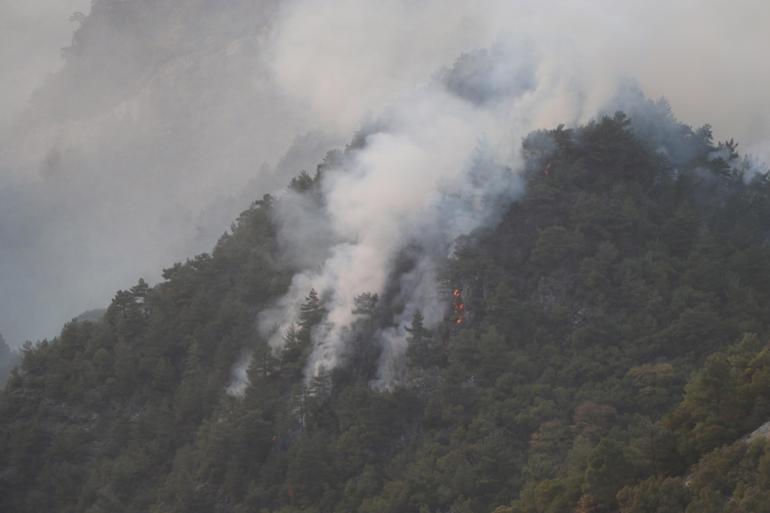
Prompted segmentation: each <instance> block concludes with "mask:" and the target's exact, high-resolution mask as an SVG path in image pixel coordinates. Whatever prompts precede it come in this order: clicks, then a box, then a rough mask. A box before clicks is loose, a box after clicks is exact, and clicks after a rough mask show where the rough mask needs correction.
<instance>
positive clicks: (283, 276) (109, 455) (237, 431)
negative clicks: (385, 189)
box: [0, 105, 770, 513]
mask: <svg viewBox="0 0 770 513" xmlns="http://www.w3.org/2000/svg"><path fill="white" fill-rule="evenodd" d="M656 108H657V109H658V110H655V112H657V114H655V116H656V117H654V119H653V118H650V119H646V120H644V124H639V123H638V122H635V121H634V119H631V120H629V118H627V117H626V116H625V115H623V114H621V113H618V114H615V115H612V116H606V117H603V118H600V119H598V120H596V121H594V122H591V123H589V124H587V125H585V126H581V127H576V128H572V129H567V128H564V127H558V128H556V129H554V130H547V131H541V132H535V133H533V134H531V135H530V136H529V137H527V138H526V139H525V140H524V142H523V151H522V154H523V155H524V158H525V162H524V165H523V167H524V170H523V171H522V181H523V183H522V184H521V186H522V190H523V192H522V193H521V194H520V196H518V198H517V199H516V200H515V201H513V202H509V203H507V204H505V208H504V209H503V212H502V213H501V214H500V216H499V218H496V219H494V222H490V223H489V225H488V226H487V225H485V226H484V227H481V228H479V229H477V230H474V231H472V232H471V233H470V234H469V235H465V236H463V237H460V238H459V239H456V240H455V241H454V242H453V247H452V250H451V252H449V253H448V255H449V256H444V257H439V256H436V257H435V258H437V259H438V260H439V265H438V266H437V269H438V270H437V271H436V272H437V277H436V283H437V288H436V290H435V294H434V296H431V297H428V296H425V297H423V299H421V300H419V303H418V305H417V306H418V308H417V309H416V310H415V311H414V313H413V314H412V315H411V316H409V321H408V322H406V323H404V325H402V326H397V327H394V326H393V321H394V319H400V318H402V317H403V314H404V312H405V311H407V310H406V309H407V307H408V305H407V304H406V299H405V298H404V296H403V294H402V293H401V291H402V289H403V286H404V285H403V283H404V281H405V280H406V279H407V277H411V276H421V272H422V271H421V268H419V267H418V266H419V265H420V263H421V262H422V260H421V259H420V258H421V256H420V255H423V254H424V253H425V248H430V245H431V244H432V243H433V241H435V240H436V237H435V236H434V234H432V233H430V232H428V231H422V232H420V233H419V235H420V237H418V238H416V239H415V240H412V241H410V242H409V244H405V245H404V248H405V249H404V250H403V251H401V253H400V257H399V259H398V261H397V262H395V263H394V264H393V267H392V269H391V272H390V274H389V276H390V278H389V279H388V283H387V284H386V286H385V287H383V289H382V290H381V291H379V293H377V294H372V293H370V292H371V291H367V290H359V291H357V296H356V298H355V301H354V305H355V308H354V311H353V313H352V314H351V315H352V316H353V317H352V319H353V321H352V322H351V323H350V325H349V326H347V327H346V328H345V330H342V331H341V332H340V335H339V336H340V337H344V338H345V340H346V344H345V346H344V347H345V350H344V352H342V353H339V354H337V355H335V357H336V358H337V359H336V360H334V361H335V363H336V365H335V366H334V367H329V368H319V367H314V366H313V365H312V363H313V362H314V361H317V360H314V358H316V356H314V355H318V354H319V351H320V352H321V353H322V352H323V350H324V348H325V346H324V345H323V344H321V345H320V346H319V340H325V339H324V338H323V335H324V333H328V332H330V330H333V329H334V326H333V322H334V318H332V317H331V316H329V315H328V313H329V311H330V310H331V309H332V308H334V307H335V304H334V303H332V302H331V299H330V298H332V297H335V296H333V295H332V292H334V291H328V290H321V289H319V290H312V288H311V287H308V288H307V290H304V291H303V296H304V299H303V300H302V301H301V304H300V306H299V307H298V308H297V309H296V311H294V310H291V309H289V311H290V312H293V315H294V317H293V318H292V319H291V320H292V322H291V323H290V325H289V327H288V328H287V329H286V330H285V331H283V332H279V333H271V332H269V331H268V332H265V331H264V330H260V329H259V327H258V326H259V325H264V324H265V323H264V322H262V323H258V322H257V320H258V319H262V320H264V319H265V312H271V311H273V310H272V309H274V308H275V307H276V305H279V306H280V305H282V303H281V301H283V299H282V298H285V297H286V296H285V294H286V292H287V291H288V290H290V288H291V287H297V286H298V283H299V284H300V285H301V284H302V283H303V282H301V277H302V276H303V275H302V274H299V271H300V270H301V269H302V268H303V267H302V266H304V265H305V264H306V262H307V261H308V260H309V261H312V260H313V259H314V258H316V257H318V255H317V254H316V253H313V252H307V253H306V254H302V255H292V258H289V257H288V256H287V252H286V248H287V244H288V242H287V239H286V237H287V233H286V230H289V232H291V230H292V229H296V230H299V229H300V228H299V227H302V226H306V225H304V224H302V222H301V221H302V220H303V219H304V221H306V222H307V223H311V224H310V226H314V227H316V230H315V231H307V232H305V231H301V232H299V233H295V235H297V236H298V238H299V239H301V240H306V241H307V244H308V246H307V247H311V241H312V240H313V237H318V236H319V233H320V232H322V231H323V227H324V223H325V222H326V220H325V219H324V218H323V216H321V215H320V214H319V213H322V212H324V208H325V207H324V204H325V203H324V202H325V201H327V199H328V198H327V197H325V196H324V191H325V188H324V187H325V185H326V183H327V182H326V181H327V180H331V179H337V180H339V179H340V176H344V173H346V172H348V171H346V168H345V162H347V161H349V159H355V158H356V156H357V155H358V154H359V152H361V151H364V150H365V148H366V145H367V144H369V142H368V140H367V139H366V138H365V137H362V138H361V139H360V140H358V141H355V142H354V143H353V144H351V145H350V146H349V147H348V148H347V149H346V151H345V152H343V153H336V154H330V155H329V156H328V157H327V159H326V161H325V162H324V163H323V165H321V166H319V168H318V172H317V173H316V174H315V175H310V174H300V175H299V176H298V177H297V178H296V179H295V180H293V181H292V183H291V186H290V189H289V190H288V191H287V192H286V193H285V194H282V195H281V196H279V197H271V196H265V197H263V198H262V199H261V200H258V201H255V202H254V204H253V205H252V206H251V208H249V209H248V210H246V211H244V212H243V213H242V214H241V215H240V216H239V217H238V219H237V221H236V222H235V223H234V224H233V227H232V230H231V231H230V232H228V233H227V234H225V235H224V236H223V237H222V238H221V239H220V240H219V242H218V243H217V245H216V247H215V248H214V249H213V251H212V252H211V253H210V254H201V255H198V256H196V257H194V258H192V259H190V260H187V261H186V262H184V263H179V264H176V265H174V266H173V267H171V268H169V269H166V270H165V271H164V272H163V277H164V280H163V281H162V282H161V283H160V284H158V285H157V286H154V287H150V286H148V285H147V284H146V283H145V282H144V281H141V280H140V281H139V283H138V284H137V285H136V286H134V287H132V288H131V289H129V290H123V291H119V292H118V293H117V294H116V295H115V297H114V299H113V301H112V302H111V304H110V305H109V307H108V308H107V310H106V311H105V313H104V315H103V316H100V317H98V318H96V317H95V318H93V319H91V320H84V319H80V320H75V321H73V322H71V323H69V324H67V325H66V326H65V327H64V329H63V330H62V332H61V334H60V336H59V337H57V338H56V339H54V340H52V341H44V342H41V343H39V344H37V345H36V346H35V347H34V348H33V349H30V350H28V351H26V352H25V354H24V358H23V360H22V362H21V365H20V370H19V372H18V373H16V374H14V375H13V376H12V377H11V379H10V381H9V382H8V385H7V386H6V388H5V390H4V391H3V392H2V393H1V394H0V469H2V470H0V510H2V511H13V512H18V513H22V512H27V511H29V512H40V511H59V512H89V513H96V512H105V513H107V512H110V513H112V512H116V511H120V512H148V511H149V512H158V513H159V512H179V513H182V512H184V513H195V512H201V513H203V512H206V513H210V512H232V513H245V512H254V511H280V512H284V513H289V512H308V513H310V512H353V511H356V512H364V513H374V512H393V513H418V512H419V513H422V512H449V511H451V512H458V513H459V512H489V513H492V512H496V513H506V512H511V513H512V512H517V513H536V512H538V513H539V512H546V511H547V512H565V513H571V512H583V513H586V512H598V513H601V512H616V511H621V512H624V513H642V512H650V511H657V512H664V511H665V512H684V511H688V512H693V511H723V510H731V511H764V509H763V508H766V507H767V504H770V495H768V494H770V492H769V491H768V490H769V489H768V487H767V483H768V482H770V465H768V462H769V461H770V445H768V443H767V441H766V440H765V439H764V437H753V439H752V440H751V441H748V438H747V436H748V435H750V434H751V433H752V432H754V431H755V430H756V429H757V428H759V427H760V426H762V425H763V424H765V423H766V422H767V421H768V420H770V346H768V343H767V342H768V334H770V268H769V267H768V266H767V262H768V261H770V247H769V246H768V244H767V240H768V235H770V181H769V180H768V175H767V174H763V173H756V172H754V171H751V170H749V169H748V168H747V167H745V166H744V165H743V164H742V160H741V158H740V156H739V155H738V153H737V151H736V149H735V146H734V144H733V143H731V142H727V143H720V144H717V143H715V142H714V141H712V138H711V133H710V130H709V128H708V127H704V128H702V129H698V130H692V129H690V128H689V127H685V126H683V125H678V124H675V121H674V120H673V119H672V118H671V117H670V113H669V112H668V111H667V109H666V108H665V106H663V105H658V106H657V107H656ZM635 123H636V124H635ZM650 123H657V124H658V125H657V126H659V128H660V130H658V131H649V130H648V129H649V128H650V126H655V125H654V124H653V125H651V124H650ZM673 126H675V127H676V128H677V129H676V130H669V129H670V128H671V127H673ZM661 133H666V134H668V137H666V138H665V139H664V140H661V138H660V134H661ZM650 134H654V136H655V137H651V136H650ZM674 149H677V150H678V151H676V152H674V151H673V150H674ZM474 169H475V168H474ZM332 170H333V171H332ZM497 172H498V170H497V169H491V168H489V167H484V166H480V167H478V169H477V174H475V175H474V179H476V180H478V181H482V182H483V181H484V180H488V179H491V177H493V176H497V175H496V174H495V173H497ZM330 177H335V178H330ZM403 187H404V189H405V190H407V189H408V188H409V183H404V184H403ZM479 201H481V200H479ZM289 204H291V205H292V206H293V208H292V209H291V210H287V208H288V207H289V206H290V205H289ZM454 204H455V203H451V205H454ZM457 204H460V203H459V202H458V203H457ZM294 207H296V208H294ZM458 208H459V207H458ZM303 212H304V214H303ZM289 213H292V214H296V215H297V216H298V217H299V219H298V218H295V217H291V216H289ZM396 214H397V212H394V215H396ZM446 215H448V216H452V215H454V214H453V212H452V211H451V210H449V211H448V212H447V214H446ZM458 215H459V214H458ZM303 216H304V217H303ZM332 235H334V234H332ZM434 254H435V255H440V254H441V253H440V252H434ZM375 256H376V255H373V256H372V261H376V258H375ZM351 286H353V287H354V286H356V284H352V285H351ZM433 304H439V305H442V310H441V319H440V321H439V322H438V323H437V324H435V325H433V324H430V323H429V321H428V318H429V315H433V314H432V313H430V312H427V307H428V306H429V305H433ZM423 310H426V311H423ZM399 329H403V335H404V337H403V340H402V341H401V342H402V343H403V346H402V348H403V351H402V352H400V353H394V354H393V355H390V359H388V360H387V361H389V362H390V363H391V366H390V367H388V370H389V372H390V380H389V381H388V382H387V383H385V384H383V381H382V378H383V374H382V372H383V369H382V366H381V362H382V361H383V352H384V351H387V350H391V349H392V348H393V347H398V346H396V345H388V344H386V343H385V340H386V337H387V336H390V335H393V333H394V330H399ZM399 333H400V332H399ZM393 336H394V337H395V335H393ZM276 337H277V338H276ZM269 341H272V343H273V346H270V345H269V344H268V342H269Z"/></svg>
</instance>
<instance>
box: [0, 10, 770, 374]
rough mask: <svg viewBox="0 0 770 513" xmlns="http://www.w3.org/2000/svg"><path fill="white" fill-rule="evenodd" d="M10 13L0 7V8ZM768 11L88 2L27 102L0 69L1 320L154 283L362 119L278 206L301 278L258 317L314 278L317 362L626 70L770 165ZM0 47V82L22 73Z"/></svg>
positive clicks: (277, 321) (22, 324) (8, 322)
mask: <svg viewBox="0 0 770 513" xmlns="http://www.w3.org/2000/svg"><path fill="white" fill-rule="evenodd" d="M34 4H35V5H38V6H42V5H44V4H43V0H37V1H36V2H34ZM77 8H79V7H74V8H73V9H77ZM57 9H58V8H57ZM14 12H15V11H14V7H13V6H11V5H10V3H0V20H3V19H12V17H10V16H4V15H6V14H8V13H14ZM768 14H770V7H768V5H767V3H766V2H762V1H761V0H743V1H738V2H730V3H729V4H728V3H726V2H723V1H718V0H706V1H697V2H696V1H695V0H684V1H682V2H676V3H671V2H663V1H662V0H652V1H645V2H624V3H618V2H611V1H609V0H598V1H588V0H558V1H556V2H551V3H548V4H544V3H543V2H536V1H533V0H522V1H517V2H510V1H502V0H481V1H480V2H474V3H468V2H459V1H457V2H455V1H450V2H447V1H439V0H396V1H393V2H375V1H369V0H331V1H328V2H317V1H315V0H288V1H285V2H278V1H268V2H264V1H256V0H233V1H229V2H224V3H223V2H212V1H210V0H191V1H186V2H181V1H179V0H160V1H152V2H151V1H145V0H137V1H132V2H127V1H124V0H95V1H94V2H93V3H92V6H91V9H90V11H89V12H87V13H85V14H83V15H76V16H74V17H73V20H74V25H73V27H74V28H75V29H76V32H75V34H74V37H73V39H72V43H71V44H70V45H69V46H68V47H67V48H66V49H65V51H64V52H63V55H64V61H63V62H62V64H61V69H58V70H57V67H58V64H57V65H56V66H54V65H53V64H51V68H50V70H51V73H52V74H51V76H50V77H48V78H47V79H46V80H44V81H43V82H42V85H40V87H37V88H36V89H35V91H34V94H33V92H32V90H29V91H27V92H26V93H25V94H23V95H22V94H21V93H20V92H19V91H20V89H19V86H18V84H17V83H14V84H11V83H10V82H7V81H3V82H0V94H1V95H2V96H3V98H4V99H5V100H6V101H4V102H3V103H0V108H1V109H3V113H2V114H3V123H2V124H0V125H1V126H0V285H1V287H0V289H1V290H2V295H1V296H0V330H2V331H3V333H5V334H6V337H8V339H9V341H10V342H11V343H13V344H18V343H19V342H20V341H21V340H22V339H24V338H37V337H41V336H48V335H52V334H53V333H55V332H56V329H57V327H58V326H59V325H60V324H61V322H62V321H64V320H66V319H67V318H70V317H72V316H75V315H77V314H78V313H80V312H81V311H83V310H86V309H88V308H93V307H95V306H101V305H104V304H105V303H106V302H107V301H108V300H109V298H110V296H111V295H112V293H113V292H114V291H115V290H116V289H117V288H126V287H129V286H131V285H132V284H133V283H135V282H136V279H137V278H138V277H139V276H144V277H145V278H147V279H149V280H153V279H157V278H158V277H159V271H160V269H161V268H162V267H164V266H168V265H170V264H171V263H172V262H173V261H175V260H178V259H182V258H184V257H187V256H189V255H190V254H192V253H195V252H199V251H204V250H207V249H209V248H210V247H211V245H212V244H213V242H214V241H215V240H216V238H217V237H218V236H219V235H220V234H221V233H222V232H223V231H224V230H226V228H227V227H228V225H229V223H230V220H232V219H233V218H234V216H235V215H236V214H237V212H238V211H239V210H240V209H242V208H245V207H246V206H248V204H249V202H250V201H251V200H252V199H253V198H254V197H260V196H261V195H262V194H263V193H265V192H270V191H272V190H276V189H280V188H281V187H283V186H284V184H285V183H286V182H287V181H288V179H289V178H290V176H292V175H293V174H296V173H297V172H298V171H299V170H300V169H301V168H306V169H308V170H312V169H313V168H314V166H315V163H317V162H319V161H320V160H321V159H322V158H323V155H324V154H325V152H326V151H327V150H328V149H330V148H333V147H342V146H343V145H344V144H345V142H346V141H349V140H350V138H351V135H352V134H354V133H356V132H360V134H361V140H362V141H363V143H362V144H361V145H360V147H357V148H349V149H348V150H347V151H346V152H345V154H344V157H343V158H342V159H341V161H340V162H335V163H334V165H333V166H331V167H330V169H329V170H328V172H327V173H326V176H325V178H324V181H323V186H322V188H323V190H322V195H323V198H324V201H325V202H326V204H325V206H324V208H323V209H322V212H320V214H321V215H322V217H319V218H317V219H316V222H317V225H316V226H309V225H308V224H307V221H305V220H304V219H305V218H306V217H307V216H304V215H301V214H300V213H299V212H300V211H301V210H302V209H306V210H307V209H316V210H317V208H318V207H317V206H314V205H307V204H303V201H304V200H302V199H301V198H293V199H292V198H289V197H288V196H290V195H291V193H288V194H287V195H285V196H286V197H284V198H282V199H281V203H285V204H284V205H281V206H280V207H279V208H280V209H282V214H281V216H282V217H280V220H281V222H282V223H283V226H284V229H283V230H282V243H283V244H284V247H285V248H286V252H287V255H290V257H291V258H292V259H293V260H292V262H293V263H294V264H295V265H297V266H298V267H299V268H301V269H303V270H302V271H301V272H299V273H298V274H297V276H295V278H294V281H293V285H292V288H291V291H290V292H289V294H288V295H287V296H286V297H285V298H284V299H283V300H282V301H281V302H280V303H279V304H276V305H275V308H274V309H272V310H270V311H268V312H265V313H264V314H263V315H262V317H261V325H263V326H264V329H265V331H266V332H270V331H271V330H272V329H273V328H274V327H275V326H276V325H278V326H281V325H282V324H283V323H284V321H285V320H287V319H291V318H292V317H293V310H294V309H295V308H296V304H297V302H298V300H299V298H300V297H304V295H305V294H306V293H307V291H308V290H309V288H310V287H316V288H317V289H318V290H324V291H327V292H326V300H327V306H328V307H329V308H330V312H329V319H328V321H329V324H326V325H325V326H327V329H328V333H327V334H325V335H324V334H320V333H319V334H318V336H317V339H316V340H317V343H318V346H317V350H316V353H315V355H314V357H313V362H314V363H312V364H311V366H312V367H315V366H317V365H333V364H334V362H335V361H337V360H338V359H339V358H341V357H342V355H343V354H344V344H342V345H340V343H338V342H335V341H338V340H341V338H340V333H341V331H340V330H342V331H344V326H346V325H348V324H349V323H350V319H351V317H350V316H351V314H350V308H349V307H350V301H351V298H352V297H353V296H354V295H355V294H357V293H359V292H363V291H370V292H376V291H378V290H381V289H382V288H383V286H384V284H385V282H386V281H388V280H391V279H396V278H394V277H393V276H392V272H393V267H394V265H393V261H394V258H396V255H398V254H399V252H400V251H402V250H403V249H404V246H405V244H415V245H417V246H419V247H421V248H423V249H422V250H421V252H419V255H420V256H419V258H418V260H419V265H417V267H415V269H417V268H419V269H423V270H422V271H420V272H419V273H418V272H417V271H414V276H412V277H411V278H410V277H408V276H399V277H397V279H398V280H399V281H400V282H403V285H401V288H400V293H402V294H404V296H405V297H406V298H408V299H407V300H406V301H407V302H412V303H414V304H415V305H416V304H418V303H419V304H420V307H421V308H424V309H426V319H430V318H431V317H430V316H429V315H427V312H428V310H429V309H430V307H429V306H426V305H429V304H430V297H432V296H431V294H432V293H431V292H430V291H431V290H432V289H433V285H432V284H431V282H433V281H435V278H432V277H431V276H432V273H435V269H434V268H433V267H434V266H433V264H431V262H433V261H435V259H437V258H439V257H438V255H442V256H445V255H446V254H447V253H448V252H449V251H451V241H452V237H454V236H456V235H458V234H462V233H467V232H468V231H469V230H472V229H474V228H475V227H478V226H483V225H484V224H486V223H490V222H492V221H493V220H494V217H495V214H496V213H497V212H499V210H500V209H501V208H502V207H503V206H504V205H505V203H506V202H507V201H511V200H512V199H514V198H515V196H516V194H517V191H518V188H517V180H516V173H517V170H518V167H519V164H518V156H517V153H516V148H518V146H519V144H520V140H521V137H523V136H524V135H525V134H526V133H527V131H529V130H530V129H533V128H543V127H551V126H553V125H556V124H558V123H566V124H571V123H577V122H582V121H586V120H588V119H590V118H591V117H592V116H594V115H596V114H597V113H598V112H600V111H601V110H602V109H603V108H606V107H607V105H608V104H609V103H610V102H612V101H613V100H614V99H615V98H616V97H617V94H618V88H619V86H620V85H621V84H623V83H626V81H627V80H629V79H631V80H633V81H635V82H636V83H637V84H638V85H639V87H640V88H641V89H642V90H643V91H644V92H645V93H646V94H647V95H648V96H651V97H658V96H661V95H665V96H666V97H667V98H668V99H669V101H670V103H671V105H673V106H674V108H675V110H676V112H677V114H678V116H679V117H680V118H681V119H682V120H684V121H685V122H688V123H691V124H694V125H701V124H703V123H705V122H710V123H712V124H713V125H714V126H715V135H716V136H717V138H727V137H735V138H736V139H737V140H738V141H739V143H741V145H742V146H741V148H742V149H743V150H744V151H747V152H749V153H753V154H755V155H756V156H757V157H760V158H767V156H768V154H770V151H768V146H767V144H766V142H767V140H768V138H769V137H770V128H768V127H770V123H768V120H769V119H770V104H769V103H768V102H767V101H766V91H767V87H768V86H769V85H770V68H768V67H767V66H765V65H763V64H762V63H761V62H757V56H758V55H760V54H761V52H762V51H764V49H766V48H768V47H770V32H768V31H767V30H766V29H765V27H764V24H763V23H764V20H766V19H768ZM42 27H43V26H42V25H41V30H45V28H42ZM13 34H16V35H13ZM3 35H4V36H5V39H7V38H11V39H13V40H9V41H8V44H7V45H5V44H4V45H3V46H4V47H7V48H10V47H11V46H12V45H15V44H18V43H23V42H22V40H21V36H20V35H19V34H18V33H15V32H13V31H10V30H8V31H6V30H4V31H3ZM5 39H4V41H5ZM56 50H58V49H56ZM4 55H10V54H5V53H0V59H1V60H0V64H2V65H3V66H4V67H5V68H6V69H5V70H4V71H5V73H4V74H3V76H4V77H5V76H16V75H15V73H16V72H17V71H19V70H21V69H22V68H24V67H25V66H27V64H28V63H27V62H25V61H24V59H23V58H22V57H19V56H20V55H22V54H18V53H17V54H13V58H10V57H9V58H4V57H3V56H4ZM33 82H34V83H37V81H30V82H29V83H30V84H32V83H33ZM11 97H13V98H14V100H10V99H9V98H11ZM22 97H24V98H26V99H27V101H26V102H24V103H25V107H23V108H22V107H20V106H19V105H18V104H19V103H21V98H22ZM490 169H491V170H493V171H489V170H490ZM322 220H323V221H324V222H323V223H322ZM326 221H328V223H326ZM324 223H326V224H324ZM322 224H324V225H323V226H321V225H322ZM292 227H293V228H292ZM302 233H308V234H311V235H312V237H309V238H303V237H302V236H301V234H302ZM303 240H304V241H305V242H306V245H305V246H302V244H301V243H302V241H303ZM407 241H408V242H407ZM319 265H320V267H319ZM422 298H427V299H422ZM410 308H411V307H410ZM408 310H409V308H407V311H405V312H404V315H405V316H409V315H410V312H409V311H408ZM431 315H438V314H431ZM400 325H402V322H401V320H400V319H394V320H393V326H392V328H393V330H395V332H396V335H393V336H392V337H391V336H390V335H389V334H388V333H390V332H388V333H383V335H382V336H383V337H385V338H388V339H392V340H396V339H400V338H401V337H400V335H398V333H397V332H398V330H399V329H401V328H399V327H398V326H400ZM268 326H269V327H268ZM329 326H330V327H329ZM398 346H399V344H398V343H396V342H394V343H393V344H390V345H388V344H386V347H392V350H393V351H395V352H397V347H398ZM386 352H387V351H386ZM385 367H386V366H385V365H383V369H384V368H385Z"/></svg>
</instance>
